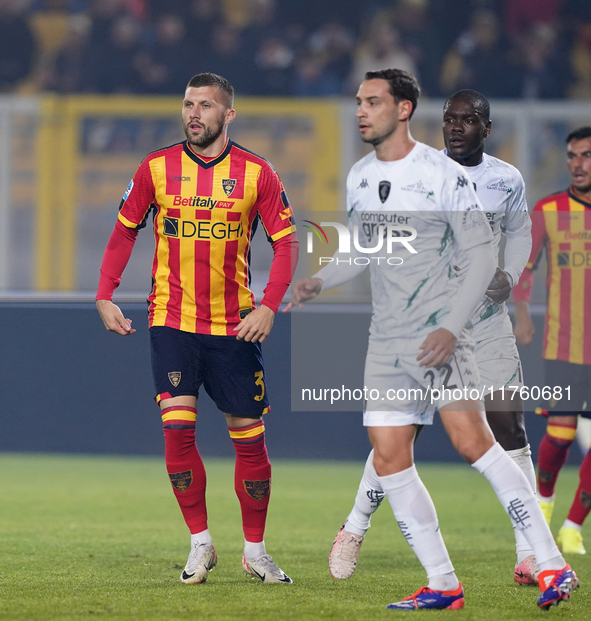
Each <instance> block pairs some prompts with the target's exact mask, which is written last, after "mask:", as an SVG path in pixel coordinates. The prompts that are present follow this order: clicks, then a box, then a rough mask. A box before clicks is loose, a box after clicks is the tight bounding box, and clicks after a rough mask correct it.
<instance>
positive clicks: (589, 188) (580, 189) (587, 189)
mask: <svg viewBox="0 0 591 621" xmlns="http://www.w3.org/2000/svg"><path fill="white" fill-rule="evenodd" d="M573 188H574V189H575V190H576V191H577V192H578V193H579V194H587V193H588V192H591V183H588V184H587V185H581V186H578V187H577V186H576V185H575V184H574V183H573Z"/></svg>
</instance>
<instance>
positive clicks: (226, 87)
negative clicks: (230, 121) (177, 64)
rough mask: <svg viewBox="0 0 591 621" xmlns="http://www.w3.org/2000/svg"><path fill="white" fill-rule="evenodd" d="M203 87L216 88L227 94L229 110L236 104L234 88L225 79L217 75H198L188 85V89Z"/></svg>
mask: <svg viewBox="0 0 591 621" xmlns="http://www.w3.org/2000/svg"><path fill="white" fill-rule="evenodd" d="M202 86H216V87H217V88H219V89H220V91H222V93H225V94H226V95H227V98H228V108H231V107H232V106H233V104H234V87H233V86H232V85H231V84H230V82H228V80H226V78H223V77H222V76H221V75H217V74H215V73H198V74H197V75H194V76H193V77H192V78H191V79H190V80H189V83H188V84H187V88H201V87H202Z"/></svg>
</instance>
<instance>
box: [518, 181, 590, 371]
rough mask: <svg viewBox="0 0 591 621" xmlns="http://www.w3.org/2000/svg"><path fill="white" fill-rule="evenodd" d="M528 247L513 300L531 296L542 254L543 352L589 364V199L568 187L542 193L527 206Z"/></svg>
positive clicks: (560, 358) (566, 359) (561, 358)
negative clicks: (544, 253)
mask: <svg viewBox="0 0 591 621" xmlns="http://www.w3.org/2000/svg"><path fill="white" fill-rule="evenodd" d="M531 216H532V251H531V255H530V258H529V262H528V264H527V265H526V268H525V270H524V272H523V274H522V276H521V278H520V280H519V283H518V285H517V287H515V288H514V289H513V296H514V298H515V301H519V300H526V301H529V300H530V298H531V290H532V284H533V270H534V269H535V267H536V265H537V262H538V260H539V258H540V255H541V253H542V250H543V249H544V248H546V250H547V255H548V273H547V281H546V287H547V293H548V302H547V304H548V306H547V311H546V327H545V331H544V358H546V359H547V360H564V361H566V362H571V363H573V364H591V322H590V321H585V317H587V318H589V317H591V203H588V202H586V201H585V200H583V199H582V198H581V197H579V196H577V195H576V194H575V193H574V192H573V191H572V188H570V189H568V190H567V191H565V192H560V193H559V194H554V195H552V196H548V197H547V198H544V199H542V200H541V201H540V202H539V203H537V205H536V206H535V207H534V210H533V211H532V214H531Z"/></svg>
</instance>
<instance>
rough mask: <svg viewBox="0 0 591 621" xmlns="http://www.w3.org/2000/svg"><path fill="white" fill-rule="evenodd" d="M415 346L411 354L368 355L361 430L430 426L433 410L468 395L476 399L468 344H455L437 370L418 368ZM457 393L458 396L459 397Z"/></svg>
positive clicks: (477, 383)
mask: <svg viewBox="0 0 591 621" xmlns="http://www.w3.org/2000/svg"><path fill="white" fill-rule="evenodd" d="M423 340H424V339H423ZM417 343H418V345H417V348H416V351H414V348H413V350H412V353H405V354H391V353H379V352H377V351H375V349H374V350H372V351H368V353H367V357H366V360H365V382H364V385H365V387H366V389H367V393H366V394H367V396H368V399H367V401H366V403H365V405H364V412H363V424H364V426H365V427H402V426H406V425H431V424H432V423H433V416H434V414H435V410H436V409H438V408H440V407H442V406H444V405H447V404H449V403H453V402H454V401H459V400H460V399H464V398H465V397H464V395H468V396H467V398H471V397H470V392H471V391H472V397H474V396H477V395H478V396H479V395H480V392H479V391H480V377H479V374H478V367H477V365H476V360H475V359H474V354H473V352H472V343H470V342H463V341H462V342H458V344H457V345H456V349H455V351H454V353H453V354H452V355H451V357H450V359H449V360H448V362H447V363H446V364H445V365H443V366H442V367H441V368H440V369H434V368H427V367H421V366H419V363H418V361H417V360H416V358H417V355H418V354H419V349H418V346H419V345H420V344H421V343H422V340H421V341H417ZM443 388H446V390H443ZM458 390H459V391H460V392H461V393H462V394H461V395H459V396H458ZM466 391H467V392H466Z"/></svg>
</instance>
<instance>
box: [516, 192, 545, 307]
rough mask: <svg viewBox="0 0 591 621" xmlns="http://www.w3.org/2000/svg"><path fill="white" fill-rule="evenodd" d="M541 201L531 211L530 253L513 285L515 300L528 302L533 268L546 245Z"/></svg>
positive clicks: (532, 281)
mask: <svg viewBox="0 0 591 621" xmlns="http://www.w3.org/2000/svg"><path fill="white" fill-rule="evenodd" d="M542 204H543V202H542V201H540V202H539V203H538V204H537V205H536V206H535V207H534V210H533V211H532V214H531V237H532V247H531V254H530V255H529V259H528V262H527V265H526V266H525V269H524V270H523V273H522V274H521V278H520V279H519V282H518V283H517V286H515V287H513V299H514V300H515V301H516V302H521V301H525V302H529V301H530V299H531V292H532V288H533V284H534V269H535V267H536V264H537V262H538V259H539V258H540V254H541V253H542V250H543V248H544V246H545V245H546V221H545V218H544V212H543V211H542Z"/></svg>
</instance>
